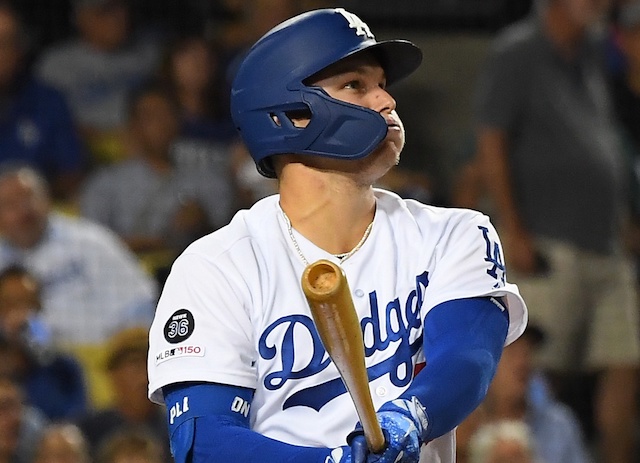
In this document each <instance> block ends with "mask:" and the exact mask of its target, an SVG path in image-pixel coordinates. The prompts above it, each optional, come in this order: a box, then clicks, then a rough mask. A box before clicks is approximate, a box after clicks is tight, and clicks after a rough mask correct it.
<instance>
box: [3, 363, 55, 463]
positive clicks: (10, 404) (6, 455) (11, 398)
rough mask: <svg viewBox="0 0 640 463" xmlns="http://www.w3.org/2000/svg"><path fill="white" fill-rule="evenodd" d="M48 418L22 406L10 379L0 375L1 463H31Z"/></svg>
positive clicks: (16, 388)
mask: <svg viewBox="0 0 640 463" xmlns="http://www.w3.org/2000/svg"><path fill="white" fill-rule="evenodd" d="M47 424H48V421H47V419H46V418H45V417H44V415H42V414H41V413H40V412H39V411H38V410H37V409H36V408H34V407H31V406H29V405H28V404H26V403H25V397H24V393H23V391H22V390H21V389H20V386H19V385H18V383H17V382H16V381H15V380H14V379H13V378H11V377H10V376H6V375H0V462H1V463H31V462H32V461H33V457H34V454H35V448H36V446H37V444H38V442H39V440H40V438H41V436H42V433H43V431H44V428H45V426H46V425H47Z"/></svg>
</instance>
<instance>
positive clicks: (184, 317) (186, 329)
mask: <svg viewBox="0 0 640 463" xmlns="http://www.w3.org/2000/svg"><path fill="white" fill-rule="evenodd" d="M194 328H195V321H194V319H193V314H192V313H191V312H189V311H188V310H187V309H180V310H176V311H175V312H174V313H173V315H171V317H169V320H167V323H165V325H164V338H165V339H166V340H167V342H170V343H171V344H177V343H179V342H182V341H184V340H185V339H187V338H189V336H191V334H192V333H193V330H194Z"/></svg>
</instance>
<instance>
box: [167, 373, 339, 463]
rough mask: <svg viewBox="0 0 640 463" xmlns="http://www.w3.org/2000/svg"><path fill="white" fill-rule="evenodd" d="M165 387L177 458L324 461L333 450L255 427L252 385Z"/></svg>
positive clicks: (193, 461) (194, 462)
mask: <svg viewBox="0 0 640 463" xmlns="http://www.w3.org/2000/svg"><path fill="white" fill-rule="evenodd" d="M163 393H164V396H165V403H166V405H167V410H168V420H169V433H170V439H171V451H172V454H173V458H174V460H175V463H217V462H220V463H228V462H238V463H271V462H273V463H324V462H325V461H326V459H327V457H328V456H329V455H330V453H331V451H332V450H331V449H328V448H313V447H302V446H296V445H290V444H286V443H284V442H280V441H277V440H274V439H271V438H268V437H266V436H264V435H262V434H260V433H257V432H255V431H253V430H252V429H250V426H249V414H248V411H249V408H250V407H251V401H252V399H253V390H251V389H247V388H242V387H238V386H230V385H225V384H215V383H182V384H174V385H171V386H168V387H166V388H164V389H163ZM336 451H337V452H338V453H339V452H340V449H338V450H336ZM336 461H341V460H340V457H339V456H338V457H337V458H336Z"/></svg>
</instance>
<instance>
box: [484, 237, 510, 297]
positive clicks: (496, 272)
mask: <svg viewBox="0 0 640 463" xmlns="http://www.w3.org/2000/svg"><path fill="white" fill-rule="evenodd" d="M478 228H479V229H480V231H481V232H482V237H483V238H484V241H485V244H486V248H485V252H486V256H485V258H484V261H485V262H488V263H489V264H491V267H490V268H489V269H487V274H488V275H490V276H491V277H493V278H494V279H495V280H497V282H496V284H495V285H494V286H493V287H494V288H501V287H502V286H504V285H505V283H506V280H507V269H506V267H505V265H504V261H503V259H502V250H501V249H500V244H499V243H498V242H497V241H495V240H493V239H491V236H490V234H489V229H488V228H487V227H483V226H481V225H478Z"/></svg>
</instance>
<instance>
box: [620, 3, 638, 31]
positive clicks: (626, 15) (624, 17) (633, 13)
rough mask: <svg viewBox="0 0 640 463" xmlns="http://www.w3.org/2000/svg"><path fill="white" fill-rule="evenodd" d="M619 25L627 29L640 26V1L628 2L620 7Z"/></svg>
mask: <svg viewBox="0 0 640 463" xmlns="http://www.w3.org/2000/svg"><path fill="white" fill-rule="evenodd" d="M618 24H619V25H620V27H623V28H625V29H630V28H632V27H636V26H638V25H640V1H637V0H628V1H627V2H625V3H623V4H622V5H621V6H620V11H619V13H618Z"/></svg>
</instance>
